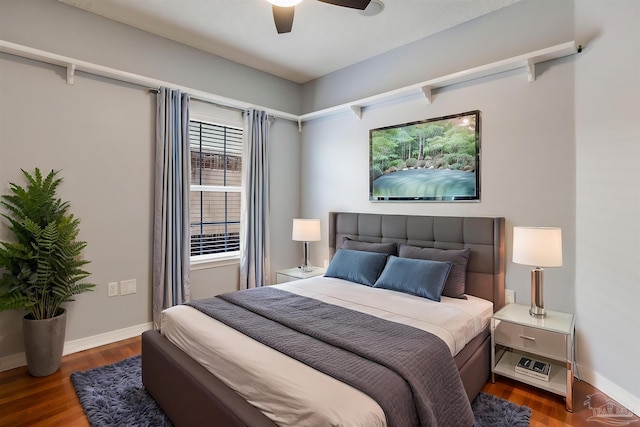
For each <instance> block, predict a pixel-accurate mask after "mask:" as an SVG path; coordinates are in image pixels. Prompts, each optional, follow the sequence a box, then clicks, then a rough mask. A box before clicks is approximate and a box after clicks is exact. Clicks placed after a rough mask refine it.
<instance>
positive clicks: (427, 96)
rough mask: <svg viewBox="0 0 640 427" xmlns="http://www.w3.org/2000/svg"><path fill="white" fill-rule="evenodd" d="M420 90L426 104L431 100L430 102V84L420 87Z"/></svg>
mask: <svg viewBox="0 0 640 427" xmlns="http://www.w3.org/2000/svg"><path fill="white" fill-rule="evenodd" d="M420 90H421V91H422V93H423V94H424V97H425V99H426V100H427V104H431V102H432V99H431V86H422V87H421V88H420Z"/></svg>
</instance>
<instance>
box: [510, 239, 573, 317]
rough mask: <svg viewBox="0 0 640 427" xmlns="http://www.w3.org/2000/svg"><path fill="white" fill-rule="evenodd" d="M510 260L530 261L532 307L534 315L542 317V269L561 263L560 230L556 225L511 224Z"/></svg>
mask: <svg viewBox="0 0 640 427" xmlns="http://www.w3.org/2000/svg"><path fill="white" fill-rule="evenodd" d="M513 262H514V263H516V264H524V265H531V266H534V267H535V268H534V269H532V270H531V308H530V309H529V314H530V315H531V316H533V317H539V318H540V317H545V316H546V313H545V312H544V301H543V281H544V276H543V274H544V270H543V269H542V267H561V266H562V230H561V229H560V228H557V227H513Z"/></svg>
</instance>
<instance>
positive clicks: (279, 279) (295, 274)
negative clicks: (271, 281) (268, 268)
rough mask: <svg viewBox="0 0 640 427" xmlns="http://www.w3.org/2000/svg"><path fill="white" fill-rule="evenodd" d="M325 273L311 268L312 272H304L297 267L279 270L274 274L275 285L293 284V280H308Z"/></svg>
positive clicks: (319, 269)
mask: <svg viewBox="0 0 640 427" xmlns="http://www.w3.org/2000/svg"><path fill="white" fill-rule="evenodd" d="M325 271H327V270H325V269H324V268H320V267H313V270H311V271H309V272H304V271H302V270H301V269H299V268H298V267H294V268H288V269H286V270H279V271H277V272H276V283H286V282H293V281H294V280H300V279H308V278H309V277H315V276H322V275H323V274H324V272H325Z"/></svg>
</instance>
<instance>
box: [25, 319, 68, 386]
mask: <svg viewBox="0 0 640 427" xmlns="http://www.w3.org/2000/svg"><path fill="white" fill-rule="evenodd" d="M66 327H67V312H66V311H65V310H63V311H62V314H59V315H58V316H56V317H52V318H51V319H43V320H33V319H28V318H27V316H25V317H24V318H23V319H22V329H23V334H24V352H25V354H26V356H27V366H28V368H29V373H30V374H31V375H33V376H34V377H46V376H47V375H51V374H53V373H54V372H56V371H57V370H58V369H59V368H60V361H61V360H62V350H63V348H64V334H65V330H66Z"/></svg>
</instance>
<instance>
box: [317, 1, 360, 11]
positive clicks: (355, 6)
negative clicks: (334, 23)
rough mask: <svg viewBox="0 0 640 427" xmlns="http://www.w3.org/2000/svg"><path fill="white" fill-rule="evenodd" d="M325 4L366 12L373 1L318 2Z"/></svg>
mask: <svg viewBox="0 0 640 427" xmlns="http://www.w3.org/2000/svg"><path fill="white" fill-rule="evenodd" d="M318 1H321V2H323V3H329V4H333V5H335V6H342V7H350V8H352V9H360V10H365V9H366V8H367V6H369V3H371V0H318Z"/></svg>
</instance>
